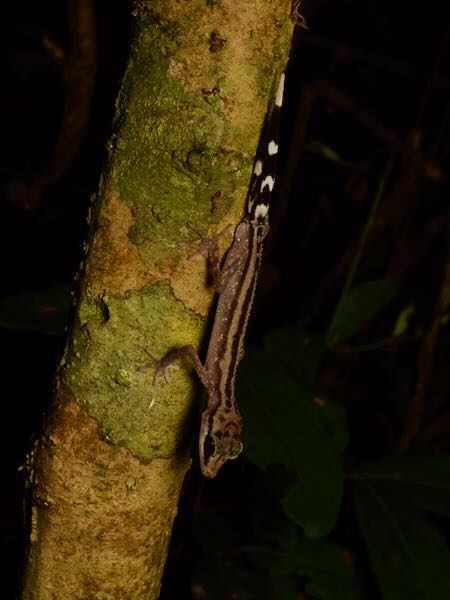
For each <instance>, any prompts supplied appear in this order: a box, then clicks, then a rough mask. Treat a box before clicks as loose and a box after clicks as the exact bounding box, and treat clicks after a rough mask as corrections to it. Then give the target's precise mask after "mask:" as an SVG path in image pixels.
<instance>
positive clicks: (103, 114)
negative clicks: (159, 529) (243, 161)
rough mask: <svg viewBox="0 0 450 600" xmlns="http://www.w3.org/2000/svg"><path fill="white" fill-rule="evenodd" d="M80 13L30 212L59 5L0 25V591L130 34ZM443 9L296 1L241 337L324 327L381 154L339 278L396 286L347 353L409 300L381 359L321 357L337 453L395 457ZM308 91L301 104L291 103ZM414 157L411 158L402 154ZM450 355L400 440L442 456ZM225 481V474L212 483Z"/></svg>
mask: <svg viewBox="0 0 450 600" xmlns="http://www.w3.org/2000/svg"><path fill="white" fill-rule="evenodd" d="M95 6H96V10H97V15H96V17H97V45H98V63H97V78H96V84H95V92H94V96H93V103H92V109H91V114H90V120H89V126H88V127H87V129H86V131H85V135H84V137H83V141H82V144H81V147H80V149H79V152H78V153H77V155H76V157H75V159H74V160H73V162H72V163H71V165H70V167H69V168H68V169H67V171H66V172H65V173H64V175H63V176H62V177H61V178H60V179H59V180H58V181H57V182H55V183H54V184H53V185H51V186H49V187H48V188H47V189H46V190H45V193H44V194H43V196H42V198H41V201H40V203H39V206H38V207H37V208H36V210H29V209H28V208H27V207H26V201H24V198H26V194H27V189H28V188H29V186H30V184H31V182H32V181H33V178H34V177H35V176H36V175H37V174H38V173H39V171H40V169H41V168H42V166H43V164H44V163H45V160H46V157H48V156H49V154H50V152H51V149H52V146H53V144H54V141H55V138H56V136H57V135H58V131H59V127H60V123H61V118H62V113H63V107H64V100H65V88H64V84H63V82H62V80H61V74H60V70H59V68H58V66H57V65H56V64H55V63H54V61H53V60H52V58H51V57H50V56H49V54H48V53H47V52H46V51H45V49H44V47H43V44H42V39H43V37H44V36H47V37H49V38H50V39H52V40H54V41H56V42H57V43H58V44H60V45H61V46H62V47H63V48H64V47H67V45H68V44H69V35H68V28H67V23H66V21H67V19H66V11H65V3H64V2H60V1H56V0H54V1H43V2H39V3H37V2H31V1H23V2H21V3H20V4H19V3H9V4H8V5H7V6H5V8H4V14H3V18H2V22H1V25H0V27H1V36H0V43H1V55H0V56H1V66H0V69H1V73H2V94H1V100H0V101H1V110H0V114H1V118H2V127H1V131H2V144H1V145H2V151H3V152H2V161H1V202H0V227H1V235H0V243H1V265H2V267H1V288H2V297H3V299H2V304H1V305H0V325H1V327H0V351H1V365H2V392H3V393H2V399H3V402H2V411H3V419H2V423H3V427H2V436H1V443H2V448H1V456H2V459H3V463H4V464H3V468H2V475H3V486H2V494H1V501H2V506H1V510H0V515H1V517H0V518H1V552H2V555H3V556H4V557H6V558H3V561H2V562H3V565H4V566H5V573H4V575H3V577H2V591H1V592H0V594H1V596H2V598H13V597H14V593H15V589H16V585H17V580H18V577H19V573H20V564H21V559H22V551H23V542H24V539H25V533H24V529H23V514H22V499H23V496H24V480H25V475H24V473H23V472H19V471H18V467H19V466H20V465H22V464H23V463H24V462H25V455H26V453H27V452H28V451H29V450H30V448H31V447H32V442H33V438H34V436H35V435H36V433H37V431H38V429H39V425H40V423H41V419H42V415H43V411H44V410H45V407H46V406H47V403H48V400H49V397H50V392H51V381H52V376H53V373H54V369H55V367H56V365H57V362H58V359H59V357H60V353H61V351H62V347H63V343H64V338H63V323H64V320H65V318H66V315H67V307H68V305H69V296H68V290H69V289H70V285H71V282H72V280H73V277H74V275H75V273H76V270H77V267H78V264H79V260H80V257H81V243H82V241H83V237H84V236H85V234H86V214H87V209H88V206H89V200H90V196H91V195H92V194H93V193H95V191H96V187H97V182H98V178H99V175H100V173H101V169H102V164H103V161H104V159H105V147H106V144H107V140H108V136H109V135H110V132H111V123H112V118H113V108H114V101H115V97H116V94H117V92H118V89H119V85H120V79H121V75H122V73H123V69H124V66H125V62H126V58H127V51H128V45H129V39H130V35H131V27H132V19H131V17H130V12H131V5H130V3H129V2H104V1H103V2H102V1H97V2H96V3H95ZM446 8H447V7H446V4H445V3H443V2H437V1H436V0H433V1H432V2H428V3H417V4H415V3H411V2H406V1H404V0H399V1H397V2H391V1H384V0H377V1H375V0H366V1H364V2H361V1H358V0H347V1H345V0H343V1H339V2H338V1H337V0H329V1H325V0H322V1H319V0H318V1H316V2H314V1H313V0H310V1H308V0H305V2H304V6H303V7H302V13H303V15H304V16H305V17H306V19H307V22H308V25H309V31H305V30H303V29H301V28H298V31H297V33H296V36H295V43H294V48H293V52H292V57H291V64H290V67H289V72H288V78H287V82H288V84H287V91H286V106H285V111H284V115H283V123H282V134H281V140H282V144H281V162H282V164H281V165H280V175H279V179H278V190H277V195H276V198H275V200H274V213H273V227H272V232H271V237H270V240H269V241H268V245H267V253H266V256H265V264H264V268H263V271H262V275H261V284H260V288H259V292H258V297H257V299H256V304H255V315H254V318H253V321H252V323H251V326H250V342H252V341H257V340H258V339H259V338H260V336H261V335H262V334H264V333H266V332H267V331H270V330H271V329H273V328H274V327H276V326H280V325H286V324H289V323H296V324H297V325H298V324H301V326H302V327H303V328H304V329H305V330H309V331H312V332H316V333H317V332H325V331H326V329H327V327H328V325H329V322H330V319H331V315H332V314H333V310H334V308H335V306H336V303H337V301H338V299H339V295H340V293H341V291H342V286H343V284H344V281H345V276H346V274H347V273H348V270H349V268H350V266H351V257H352V256H354V253H355V248H356V246H355V243H356V242H354V240H358V239H359V236H360V235H361V231H362V230H363V227H364V225H365V223H366V221H367V218H368V214H369V210H370V207H371V206H372V203H373V200H374V197H375V194H376V190H377V189H378V186H379V183H380V179H381V178H382V174H383V172H384V171H385V169H386V167H387V165H389V164H390V161H392V171H391V172H390V175H389V178H388V184H390V187H389V185H388V188H389V192H388V194H390V195H389V196H388V199H389V203H390V205H389V208H388V207H387V206H386V204H385V205H383V208H382V209H380V210H381V214H382V216H383V217H384V220H381V222H380V223H379V224H378V230H377V233H376V235H373V237H372V238H371V240H370V244H369V246H368V248H367V249H366V251H365V253H364V257H363V259H362V261H361V265H360V269H359V271H358V275H357V276H356V277H355V281H356V282H358V281H364V280H367V279H370V278H377V277H378V278H380V277H390V278H392V279H394V280H395V281H396V282H397V283H399V284H400V285H401V292H400V293H399V294H398V296H397V300H396V303H394V305H393V306H392V307H391V310H387V311H385V312H384V313H383V314H381V315H378V316H377V318H376V319H374V320H371V321H370V323H369V324H367V326H365V327H363V328H361V331H360V332H359V333H358V335H357V336H356V337H355V338H354V339H353V340H352V343H354V344H355V345H356V346H358V347H359V346H361V345H367V344H371V343H373V342H375V341H377V340H382V339H387V338H389V337H390V335H391V333H392V330H393V327H394V324H395V322H396V318H397V317H398V315H399V314H400V312H401V311H402V310H403V309H404V308H405V307H406V306H408V305H410V304H413V305H414V309H415V310H414V315H413V317H412V325H411V327H410V329H409V334H410V335H409V337H408V339H407V340H406V341H404V340H403V343H402V345H401V347H396V348H395V349H394V350H393V349H392V345H391V346H390V347H389V360H388V357H387V354H388V352H387V351H386V352H385V353H384V354H383V352H380V353H379V354H377V355H376V356H374V355H373V354H370V353H369V354H365V355H362V354H359V353H357V352H354V353H351V352H349V353H347V354H346V353H345V352H344V351H343V352H341V353H334V355H333V356H332V357H331V358H329V360H328V361H327V362H326V364H325V367H324V369H323V370H322V373H321V376H320V378H319V381H318V386H319V388H320V389H322V390H326V391H327V393H331V395H332V396H333V397H334V398H335V399H336V400H338V401H339V402H340V403H341V405H342V406H344V407H345V409H346V410H347V412H348V420H349V426H350V434H351V435H350V440H351V441H350V445H349V450H350V454H351V457H352V458H351V459H352V460H353V461H355V460H358V459H360V458H361V457H373V456H378V455H382V454H386V453H389V452H393V451H394V448H395V447H396V444H397V442H398V440H399V438H400V436H401V433H402V428H403V424H404V419H405V414H407V411H408V408H407V407H408V402H409V399H410V398H411V396H412V394H413V392H414V389H415V386H416V383H417V382H416V375H417V364H418V357H419V355H420V352H421V342H422V340H423V335H424V332H426V331H427V330H428V329H429V327H430V323H431V322H432V320H433V315H434V314H435V306H436V302H437V298H438V296H439V291H440V290H441V289H442V285H443V284H442V282H443V273H444V272H445V266H446V263H447V261H448V259H449V254H448V243H449V242H448V239H449V238H448V193H449V190H448V178H447V174H446V171H447V166H448V160H449V150H450V145H449V140H450V135H449V134H450V111H449V93H450V79H449V76H448V75H449V69H448V67H449V50H448V40H449V33H450V29H449V21H448V18H447V17H446V12H447V11H446ZM319 81H326V82H328V83H331V84H332V85H333V86H334V87H333V88H327V89H328V92H329V94H328V96H326V95H321V94H318V93H317V87H314V86H315V85H317V82H319ZM330 89H331V93H330ZM315 94H316V95H315ZM311 97H312V98H313V101H312V102H311V110H310V111H309V112H308V111H307V110H306V108H305V106H306V104H305V103H306V102H307V100H308V98H311ZM392 139H394V141H392ZM417 151H419V152H420V157H419V158H417V160H416V159H414V160H413V159H411V156H412V155H414V153H415V152H417ZM395 186H397V188H396V193H395V194H394V193H392V189H393V188H395ZM347 255H348V257H347V258H346V256H347ZM30 313H32V316H30ZM447 314H448V310H447ZM448 347H449V336H448V326H447V329H445V327H443V330H442V333H441V337H440V338H439V343H438V344H437V345H436V347H435V348H434V350H433V352H434V370H433V373H432V375H429V377H428V379H427V385H428V386H429V390H430V391H429V404H428V408H427V410H426V415H425V418H424V423H423V428H422V430H421V431H422V435H421V436H419V440H418V442H416V443H417V444H418V446H419V447H426V448H428V449H432V450H433V451H434V452H437V453H439V452H445V451H448V428H449V427H448V422H449V418H448V414H449V413H448V411H449V407H448ZM341 350H345V348H343V349H341ZM393 355H394V356H395V361H392V357H393ZM393 362H395V377H391V376H392V372H393V370H394V367H393V366H392V364H393ZM394 382H395V383H394ZM361 397H364V399H365V402H364V404H363V405H362V404H361V403H360V402H359V399H360V398H361ZM230 478H231V475H230V473H229V471H228V470H227V472H226V474H225V475H224V482H225V483H224V484H222V485H223V486H225V489H226V486H227V485H229V481H230ZM199 485H200V484H199V479H198V476H197V475H196V474H194V475H193V479H192V480H191V481H190V482H188V484H187V490H186V493H185V498H184V501H185V504H184V508H183V507H182V508H181V511H180V519H179V523H178V527H177V529H176V534H175V538H174V541H173V546H172V559H171V561H170V562H169V566H168V573H171V572H172V571H171V569H173V572H174V573H175V572H176V573H177V581H176V586H180V587H178V588H176V586H175V584H174V578H173V577H172V578H171V577H167V578H166V581H165V586H166V588H165V589H166V590H168V591H166V592H165V594H166V596H164V597H173V595H177V596H178V597H188V590H189V585H190V579H189V573H190V569H191V566H192V563H193V561H194V560H195V552H194V551H193V550H192V548H193V547H195V544H194V542H193V541H192V540H191V539H187V537H188V536H186V535H185V534H183V525H186V523H187V522H188V521H189V515H190V514H191V512H192V510H193V506H194V505H195V500H196V497H197V496H196V493H197V492H196V490H197V488H198V486H199ZM214 486H215V487H214ZM214 486H213V487H211V488H210V491H209V492H207V493H206V494H207V499H208V502H210V503H212V504H214V503H215V502H216V503H217V504H222V502H223V499H224V498H225V503H227V502H228V497H227V495H225V496H224V495H223V489H222V488H221V484H220V483H218V484H214ZM217 486H218V487H217ZM343 510H344V511H345V506H344V508H343ZM341 518H343V519H344V518H345V515H344V516H342V517H341ZM355 547H357V543H356V542H355ZM193 557H194V558H193ZM174 586H175V587H174ZM180 589H181V590H182V591H181V592H180ZM180 594H181V595H180ZM374 597H377V596H376V594H375V595H374Z"/></svg>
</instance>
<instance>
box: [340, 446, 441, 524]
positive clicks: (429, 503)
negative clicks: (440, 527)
mask: <svg viewBox="0 0 450 600" xmlns="http://www.w3.org/2000/svg"><path fill="white" fill-rule="evenodd" d="M349 476H350V478H351V479H357V480H359V481H369V482H370V483H371V485H373V484H376V483H377V482H381V483H383V484H384V485H387V484H390V485H391V486H392V487H393V488H394V489H396V490H397V493H399V494H404V495H406V496H407V497H408V498H409V499H410V501H413V502H414V504H415V505H416V506H421V507H422V508H426V509H427V510H430V511H433V512H435V513H437V514H441V515H444V516H447V517H450V456H448V455H444V456H432V455H405V456H394V457H386V458H382V459H379V460H377V461H373V462H371V463H369V464H367V465H363V466H361V467H360V468H358V469H356V470H354V471H353V472H352V473H350V474H349Z"/></svg>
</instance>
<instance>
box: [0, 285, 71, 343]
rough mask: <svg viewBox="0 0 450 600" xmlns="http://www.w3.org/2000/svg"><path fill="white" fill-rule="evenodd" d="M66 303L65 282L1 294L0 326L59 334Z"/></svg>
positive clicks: (63, 321)
mask: <svg viewBox="0 0 450 600" xmlns="http://www.w3.org/2000/svg"><path fill="white" fill-rule="evenodd" d="M70 306H71V300H70V285H69V284H66V283H53V284H50V285H48V286H47V287H46V288H43V289H41V290H25V291H23V292H18V293H16V294H11V295H9V296H4V297H3V298H2V299H1V300H0V327H4V328H5V329H13V330H23V329H29V330H33V331H39V333H45V334H47V335H55V336H62V335H64V327H65V325H66V322H67V317H68V314H69V309H70Z"/></svg>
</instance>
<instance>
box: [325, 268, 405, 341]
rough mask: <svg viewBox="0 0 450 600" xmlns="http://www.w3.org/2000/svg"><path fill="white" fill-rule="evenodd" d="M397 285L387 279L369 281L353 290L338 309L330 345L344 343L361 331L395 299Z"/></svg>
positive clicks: (330, 335)
mask: <svg viewBox="0 0 450 600" xmlns="http://www.w3.org/2000/svg"><path fill="white" fill-rule="evenodd" d="M397 289H398V288H397V285H396V284H395V283H394V282H393V281H389V280H387V279H376V280H373V281H367V282H365V283H362V284H360V285H357V286H356V287H354V288H352V289H351V290H350V291H349V292H348V294H347V296H346V297H345V298H344V299H343V302H342V304H340V306H339V307H338V309H337V311H338V312H337V313H336V316H335V321H334V323H333V326H332V329H331V331H330V334H329V343H330V344H331V345H334V344H336V343H338V342H342V341H344V340H346V339H348V338H350V337H351V336H352V335H354V334H355V333H357V332H358V331H360V329H361V326H362V325H363V324H364V323H366V322H367V321H370V319H372V318H373V317H374V316H375V315H376V314H377V313H379V312H380V311H381V310H382V309H383V308H385V307H386V306H387V305H388V304H389V303H390V302H391V301H392V300H393V298H394V297H395V295H396V293H397Z"/></svg>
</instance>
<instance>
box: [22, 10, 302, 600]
mask: <svg viewBox="0 0 450 600" xmlns="http://www.w3.org/2000/svg"><path fill="white" fill-rule="evenodd" d="M136 7H137V8H136V11H137V14H136V15H135V29H134V35H133V40H132V47H131V53H130V59H129V62H128V66H127V69H126V72H125V75H124V79H123V82H122V87H121V91H120V94H119V98H118V101H117V114H116V118H115V123H114V135H113V136H112V138H111V142H110V145H109V157H108V164H107V167H106V168H105V171H104V174H103V177H102V180H101V183H100V187H99V193H98V195H97V198H96V200H95V201H94V203H93V205H92V209H91V213H90V216H89V223H90V231H91V232H90V239H89V242H88V244H87V245H86V256H85V260H84V262H83V264H82V268H81V270H80V274H79V278H78V281H79V289H78V290H77V292H76V302H75V310H74V316H73V323H72V326H71V331H70V335H69V337H68V341H67V345H66V348H65V353H64V357H63V359H62V361H61V365H60V367H59V369H58V373H57V375H56V379H55V394H54V398H53V401H52V404H51V406H50V408H49V412H48V417H47V421H46V424H45V427H44V430H43V433H42V434H41V436H40V438H39V441H38V443H37V445H36V448H35V451H34V455H33V459H34V460H33V462H34V465H33V467H34V468H33V470H32V472H31V473H30V484H31V486H32V518H31V532H30V540H29V546H28V553H27V564H26V567H25V575H24V581H23V590H22V596H21V597H22V598H23V599H26V600H30V599H39V600H47V599H54V598H58V600H65V599H66V598H67V599H69V598H70V600H74V599H88V598H92V599H93V598H98V599H100V598H102V599H106V598H110V599H114V600H117V599H120V598H124V599H127V600H130V599H138V598H139V599H141V598H145V599H154V598H157V597H158V595H159V588H160V580H161V575H162V571H163V567H164V563H165V560H166V555H167V547H168V542H169V538H170V534H171V528H172V524H173V520H174V517H175V514H176V511H177V503H178V498H179V492H180V488H181V484H182V482H183V478H184V476H185V473H186V471H187V469H188V468H189V466H190V462H191V461H190V458H189V454H190V448H191V445H192V441H193V439H194V438H195V434H196V429H195V422H196V418H197V415H198V407H197V406H195V405H194V404H193V395H192V391H193V390H192V382H193V379H192V378H191V377H190V373H189V372H188V371H187V370H186V369H185V368H182V369H180V370H179V371H178V372H177V373H173V374H172V373H171V375H170V378H169V382H168V384H167V385H162V384H161V383H162V382H156V385H153V375H154V371H153V369H152V368H148V369H145V368H140V367H143V366H144V365H145V364H146V363H148V355H147V354H146V352H145V349H150V350H152V351H153V352H154V353H156V354H159V355H163V354H165V353H166V352H167V350H168V349H170V348H173V347H177V346H182V345H184V344H193V345H195V346H197V347H198V345H199V343H200V340H201V338H202V334H203V332H204V325H205V321H206V317H207V315H208V311H209V307H210V304H211V301H212V296H213V293H212V291H211V289H210V288H208V287H207V286H206V285H205V281H206V266H205V261H204V260H203V259H201V258H198V257H197V258H193V259H192V260H189V257H190V256H191V255H192V253H193V251H192V248H189V247H188V246H187V244H186V243H187V242H192V241H194V240H195V239H196V236H195V234H194V233H193V232H192V230H191V229H189V227H188V226H187V223H194V224H195V225H197V226H200V227H204V228H205V229H209V230H211V231H217V230H220V229H223V228H224V227H226V225H228V224H230V223H231V224H236V223H237V222H238V221H239V220H240V218H241V217H242V211H243V203H244V200H245V196H246V191H247V186H248V182H249V178H250V171H251V166H252V160H253V156H254V152H255V149H256V146H257V141H258V136H259V130H260V128H261V125H262V123H263V119H264V115H265V112H266V109H267V106H268V102H269V93H270V91H271V89H272V84H273V81H274V77H275V73H276V72H279V71H280V69H281V68H282V67H283V66H284V64H285V62H286V60H287V55H288V51H289V46H290V40H291V34H292V26H291V23H290V19H289V8H290V2H289V1H288V0H254V1H252V2H249V1H248V0H221V1H219V2H215V1H214V2H213V1H211V2H206V1H204V0H186V1H184V2H179V1H178V0H153V1H152V2H149V3H146V2H139V3H136ZM230 240H231V235H230V236H229V237H228V238H226V237H224V244H226V243H229V242H230ZM185 366H187V365H185Z"/></svg>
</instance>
